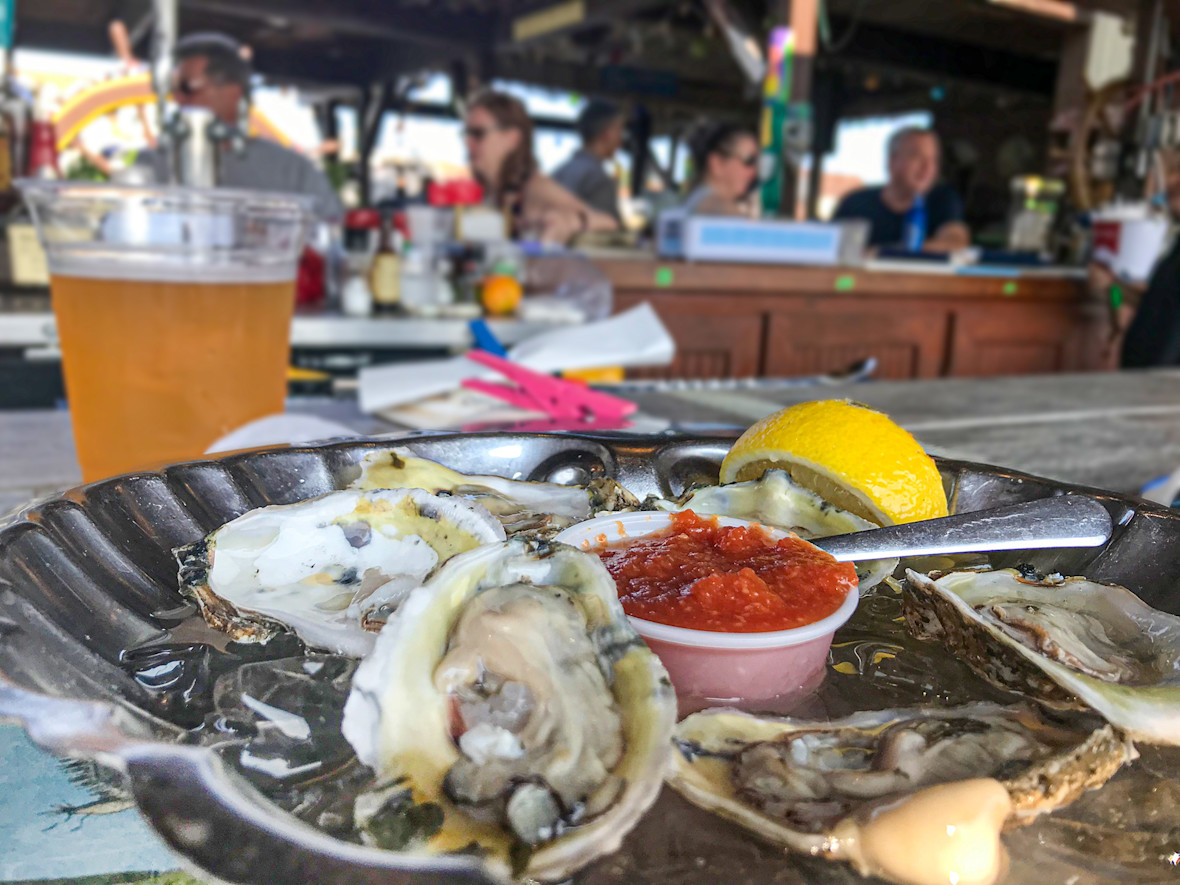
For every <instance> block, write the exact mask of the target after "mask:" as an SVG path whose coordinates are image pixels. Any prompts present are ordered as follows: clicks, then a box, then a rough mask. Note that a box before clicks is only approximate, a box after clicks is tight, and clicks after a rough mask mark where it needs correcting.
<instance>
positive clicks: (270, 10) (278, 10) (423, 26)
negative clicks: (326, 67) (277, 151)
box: [181, 0, 495, 50]
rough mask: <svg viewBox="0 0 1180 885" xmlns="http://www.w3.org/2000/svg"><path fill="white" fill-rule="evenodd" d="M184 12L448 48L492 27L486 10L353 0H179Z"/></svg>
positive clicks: (473, 40) (485, 36) (483, 37)
mask: <svg viewBox="0 0 1180 885" xmlns="http://www.w3.org/2000/svg"><path fill="white" fill-rule="evenodd" d="M190 12H208V13H213V14H216V15H220V16H226V17H233V18H240V19H248V20H255V21H263V22H267V23H268V24H270V25H271V26H272V27H274V26H276V25H280V26H281V25H282V24H292V25H294V24H300V25H313V26H318V27H322V28H325V29H328V30H331V31H333V32H335V33H338V34H348V35H351V36H355V37H368V38H370V39H373V40H397V41H401V42H407V43H415V44H418V45H421V46H431V47H435V48H440V49H451V50H455V49H461V48H468V49H469V48H471V47H473V46H480V45H484V44H486V43H488V42H490V40H491V36H492V34H493V33H494V29H495V19H494V18H493V17H491V16H488V15H481V14H478V13H463V14H458V13H451V12H446V11H441V12H440V11H438V10H437V9H433V8H430V7H418V8H415V9H414V10H408V9H405V8H404V7H400V6H394V5H393V4H391V3H388V2H382V3H372V2H357V0H332V2H331V3H327V2H320V0H250V2H249V3H243V2H234V0H181V14H182V16H183V15H185V14H186V13H190Z"/></svg>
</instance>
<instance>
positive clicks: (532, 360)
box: [357, 302, 676, 413]
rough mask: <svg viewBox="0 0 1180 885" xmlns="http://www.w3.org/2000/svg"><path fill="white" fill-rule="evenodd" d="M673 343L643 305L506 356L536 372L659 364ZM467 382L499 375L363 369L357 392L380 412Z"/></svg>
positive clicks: (430, 363) (428, 366)
mask: <svg viewBox="0 0 1180 885" xmlns="http://www.w3.org/2000/svg"><path fill="white" fill-rule="evenodd" d="M675 353H676V344H675V342H674V341H673V340H672V336H671V335H669V334H668V330H667V329H665V328H664V324H663V323H661V322H660V318H659V317H658V316H656V312H655V311H654V310H653V309H652V307H651V305H650V304H648V303H647V302H644V303H643V304H640V305H638V306H636V307H633V308H631V309H630V310H628V311H626V312H624V313H620V314H616V315H615V316H613V317H609V318H607V319H605V320H600V321H598V322H595V323H586V324H585V325H581V326H570V327H569V328H564V329H557V330H555V331H552V332H545V333H543V334H541V335H537V336H535V337H533V338H529V339H527V340H525V341H522V342H520V343H519V344H517V345H516V346H515V347H513V348H512V349H511V350H510V351H509V352H508V356H509V357H510V358H511V359H512V360H514V361H515V362H518V363H520V364H521V365H523V366H525V367H527V368H529V369H533V370H534V371H537V372H559V371H562V370H565V369H593V368H598V367H601V366H660V365H665V364H667V363H669V362H671V361H672V357H673V356H674V355H675ZM465 378H484V379H490V380H496V379H501V380H502V378H501V376H500V374H499V373H498V372H495V371H494V370H492V369H487V368H484V367H483V366H481V365H479V364H478V363H475V362H472V361H471V360H469V359H467V358H466V357H456V358H454V359H449V360H426V361H422V362H415V363H395V364H393V365H388V366H374V367H371V368H366V369H362V370H361V371H360V374H359V377H358V379H357V380H358V387H357V394H358V397H359V400H360V407H361V411H364V412H370V413H371V412H379V411H381V410H383V409H388V408H390V407H391V406H399V405H402V404H403V403H412V402H416V401H417V400H420V399H424V398H426V397H428V396H437V395H438V394H440V393H447V392H449V391H451V390H454V389H456V388H457V387H459V386H460V385H461V383H462V381H463V380H464V379H465Z"/></svg>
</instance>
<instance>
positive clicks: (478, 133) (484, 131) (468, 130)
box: [463, 126, 504, 141]
mask: <svg viewBox="0 0 1180 885" xmlns="http://www.w3.org/2000/svg"><path fill="white" fill-rule="evenodd" d="M503 129H504V127H503V126H464V127H463V137H464V138H466V139H469V140H470V141H483V140H484V139H485V138H487V137H488V133H489V132H501V131H503Z"/></svg>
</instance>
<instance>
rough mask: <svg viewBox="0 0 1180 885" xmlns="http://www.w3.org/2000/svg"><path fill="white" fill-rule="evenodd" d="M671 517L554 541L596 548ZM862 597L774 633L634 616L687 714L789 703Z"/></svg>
mask: <svg viewBox="0 0 1180 885" xmlns="http://www.w3.org/2000/svg"><path fill="white" fill-rule="evenodd" d="M717 521H718V523H720V524H721V525H723V526H752V525H758V523H753V522H749V521H747V520H744V519H730V518H728V517H724V516H721V517H717ZM671 522H672V514H670V513H663V512H658V511H644V512H640V513H623V514H618V515H612V516H601V517H598V518H597V519H591V520H588V521H586V522H583V523H579V524H578V525H574V526H570V527H569V528H568V529H566V530H565V531H563V532H561V534H559V535H558V536H557V537H556V538H555V539H554V540H556V541H560V542H561V543H564V544H569V545H571V546H573V547H578V548H579V549H581V550H585V551H587V552H591V553H592V552H594V551H596V550H598V549H601V548H603V547H606V546H607V545H612V544H616V543H617V542H619V541H626V540H629V539H637V538H642V537H644V536H645V535H652V534H656V533H659V532H662V531H664V530H665V529H667V528H668V526H669V525H670V524H671ZM760 528H762V530H763V531H765V532H766V534H767V535H768V536H769V537H771V538H774V539H776V540H777V539H779V538H785V537H789V536H790V533H789V532H784V531H781V530H779V529H774V528H770V527H769V526H760ZM859 601H860V594H859V593H857V592H856V590H855V589H853V590H851V591H849V593H848V595H847V596H846V597H845V599H844V602H843V604H841V606H840V607H839V608H838V609H836V611H834V612H833V613H832V614H830V615H828V616H827V617H826V618H822V619H821V620H818V621H815V622H813V623H811V624H804V625H803V626H802V627H794V628H792V629H790V630H775V631H772V632H766V633H721V632H717V631H713V630H690V629H688V628H686V627H672V626H669V625H667V624H657V623H656V622H654V621H647V620H644V619H642V618H635V617H632V618H630V620H631V624H632V625H633V626H634V627H635V629H636V631H637V632H638V633H639V635H640V636H642V637H643V639H644V641H645V642H647V644H648V647H649V648H650V649H651V650H652V651H653V652H655V654H656V655H657V656H658V657H659V659H660V660H661V661H662V662H663V664H664V667H665V668H666V669H667V671H668V675H669V676H670V677H671V679H672V684H673V685H674V686H675V687H676V693H677V696H678V697H679V699H680V706H681V712H682V713H684V712H688V711H690V710H693V709H700V708H701V707H704V706H709V705H711V704H729V705H732V706H738V707H746V708H755V709H768V710H769V709H782V708H784V707H786V706H789V704H790V703H791V702H792V701H793V700H796V699H798V698H799V697H801V696H802V695H805V694H807V693H809V692H810V691H812V690H813V689H814V688H815V687H816V686H817V685H818V684H819V682H820V681H821V680H822V679H823V674H824V668H825V666H826V664H827V660H828V649H829V648H830V647H831V644H832V636H833V635H834V634H835V632H836V630H837V629H839V628H840V627H841V626H842V625H843V624H844V623H845V622H846V621H847V620H848V619H849V618H851V617H852V613H853V612H855V611H856V606H857V603H858V602H859Z"/></svg>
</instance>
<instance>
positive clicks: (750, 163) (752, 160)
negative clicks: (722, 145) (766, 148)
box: [727, 154, 759, 169]
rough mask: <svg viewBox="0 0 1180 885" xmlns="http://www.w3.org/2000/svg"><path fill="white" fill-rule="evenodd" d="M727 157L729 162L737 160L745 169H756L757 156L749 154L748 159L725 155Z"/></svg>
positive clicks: (735, 155)
mask: <svg viewBox="0 0 1180 885" xmlns="http://www.w3.org/2000/svg"><path fill="white" fill-rule="evenodd" d="M727 156H728V157H729V158H730V159H731V160H737V161H738V162H739V163H741V164H742V165H743V166H745V167H746V168H747V169H757V168H758V157H759V155H758V154H750V156H748V157H739V156H738V155H737V154H727Z"/></svg>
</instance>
